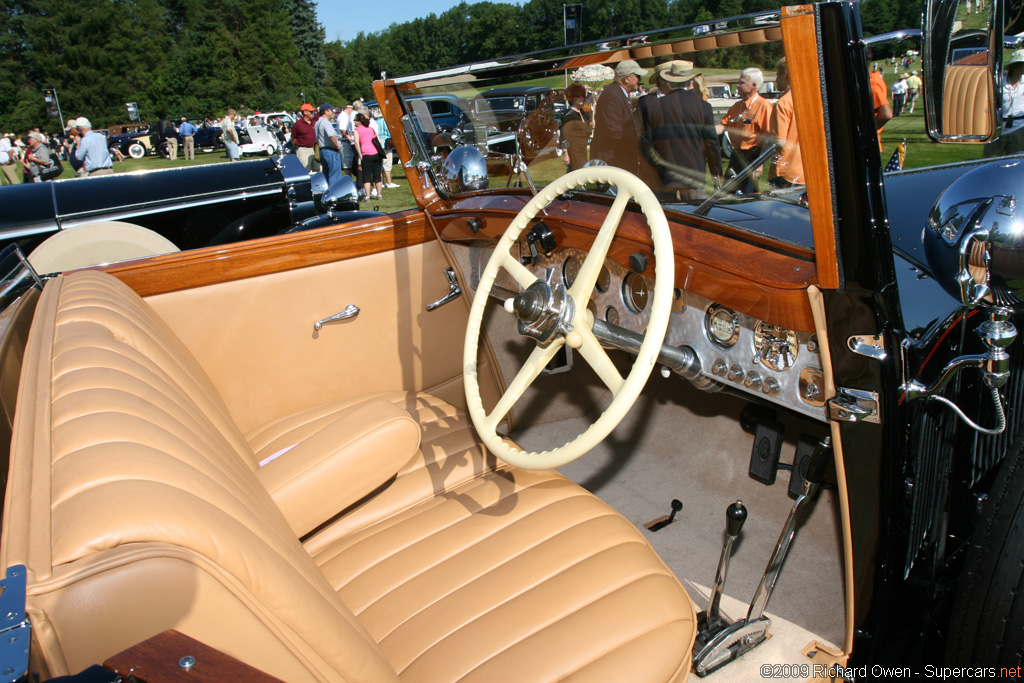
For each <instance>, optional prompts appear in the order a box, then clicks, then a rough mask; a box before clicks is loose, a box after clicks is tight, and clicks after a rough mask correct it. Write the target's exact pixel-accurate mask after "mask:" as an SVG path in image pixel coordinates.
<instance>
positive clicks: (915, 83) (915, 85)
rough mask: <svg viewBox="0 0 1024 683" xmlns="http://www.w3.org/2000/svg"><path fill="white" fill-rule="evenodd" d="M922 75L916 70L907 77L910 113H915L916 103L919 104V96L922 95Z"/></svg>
mask: <svg viewBox="0 0 1024 683" xmlns="http://www.w3.org/2000/svg"><path fill="white" fill-rule="evenodd" d="M921 85H922V83H921V77H920V76H918V75H917V72H916V71H911V72H910V77H909V78H907V104H908V105H909V106H910V113H911V114H913V113H914V105H916V104H917V98H918V97H920V95H921Z"/></svg>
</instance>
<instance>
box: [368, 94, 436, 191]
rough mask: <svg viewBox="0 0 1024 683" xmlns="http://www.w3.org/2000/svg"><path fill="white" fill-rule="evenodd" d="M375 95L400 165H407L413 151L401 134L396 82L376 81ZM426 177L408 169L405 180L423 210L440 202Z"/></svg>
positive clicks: (411, 128) (402, 128)
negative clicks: (425, 179) (425, 182)
mask: <svg viewBox="0 0 1024 683" xmlns="http://www.w3.org/2000/svg"><path fill="white" fill-rule="evenodd" d="M373 95H374V97H376V98H377V106H379V107H380V111H381V113H382V114H383V115H384V121H385V122H386V123H387V124H388V130H389V131H391V140H392V141H393V142H394V144H395V152H396V153H397V154H398V158H399V163H405V162H406V161H408V160H409V159H412V158H413V150H412V148H410V147H409V140H408V139H407V138H406V137H405V135H402V134H400V133H401V131H404V130H406V128H405V126H403V125H402V116H403V115H404V112H403V111H402V105H401V103H400V102H399V101H398V91H397V89H396V88H395V82H394V81H391V80H388V81H374V83H373ZM409 130H416V128H415V126H410V127H409ZM424 175H425V174H424V173H423V172H422V171H420V170H419V169H416V168H412V169H409V168H407V169H406V173H405V179H406V180H407V181H409V189H410V190H412V196H413V197H415V198H416V202H417V203H418V204H419V206H420V208H422V209H426V208H428V207H430V206H432V205H433V204H435V203H437V202H438V201H440V197H439V196H438V194H437V191H436V190H435V189H434V188H433V187H432V186H430V185H429V184H424V182H423V178H424Z"/></svg>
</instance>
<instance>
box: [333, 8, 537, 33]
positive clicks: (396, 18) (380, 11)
mask: <svg viewBox="0 0 1024 683" xmlns="http://www.w3.org/2000/svg"><path fill="white" fill-rule="evenodd" d="M460 1H461V0H432V1H430V2H424V1H423V0H385V1H384V2H376V3H373V2H370V3H364V2H359V3H353V2H351V1H349V0H317V9H316V14H317V17H318V18H319V20H320V23H321V24H323V26H324V35H325V36H326V38H327V40H328V42H330V41H333V40H341V41H347V40H352V39H353V38H355V37H356V36H357V35H359V32H360V31H362V32H363V33H375V32H377V31H382V30H384V29H386V28H387V27H388V26H391V24H401V23H404V22H406V21H412V20H413V19H416V18H417V17H425V16H427V15H428V14H441V13H442V12H444V11H445V10H447V9H450V8H452V7H454V6H455V5H457V4H459V2H460ZM513 4H519V2H515V1H514V0H513Z"/></svg>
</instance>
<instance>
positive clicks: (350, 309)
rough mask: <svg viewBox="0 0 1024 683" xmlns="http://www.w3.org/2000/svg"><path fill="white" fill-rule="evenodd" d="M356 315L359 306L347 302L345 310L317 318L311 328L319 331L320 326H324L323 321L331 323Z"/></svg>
mask: <svg viewBox="0 0 1024 683" xmlns="http://www.w3.org/2000/svg"><path fill="white" fill-rule="evenodd" d="M357 315H359V307H358V306H356V305H355V304H349V305H348V306H346V307H345V310H344V311H342V312H341V313H335V314H334V315H332V316H330V317H329V318H324V319H323V320H317V321H316V322H315V323H313V329H314V330H317V331H319V330H320V328H321V327H323V326H324V323H333V322H335V321H336V320H345V319H346V318H354V317H356V316H357Z"/></svg>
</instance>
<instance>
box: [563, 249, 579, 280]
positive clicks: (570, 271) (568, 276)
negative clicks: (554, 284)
mask: <svg viewBox="0 0 1024 683" xmlns="http://www.w3.org/2000/svg"><path fill="white" fill-rule="evenodd" d="M579 275H580V261H579V259H577V258H576V257H575V256H570V257H569V258H567V259H565V263H563V264H562V281H563V282H565V286H566V287H572V283H574V282H576V278H578V277H579Z"/></svg>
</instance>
